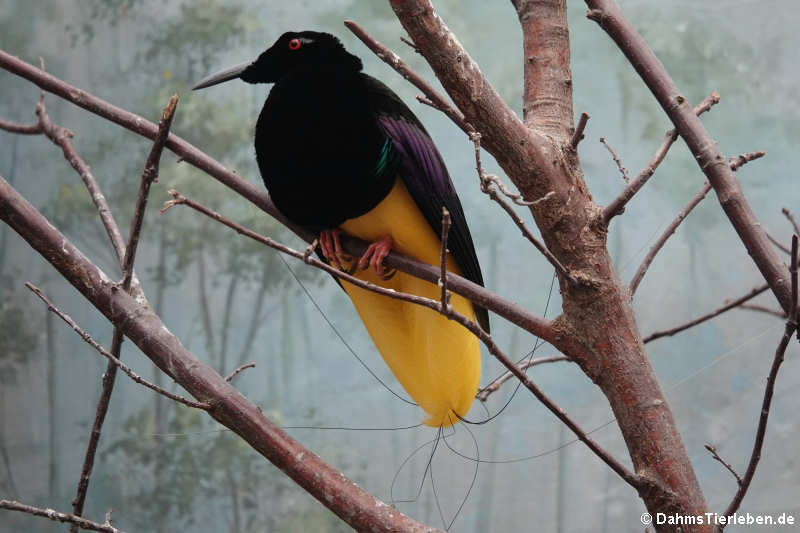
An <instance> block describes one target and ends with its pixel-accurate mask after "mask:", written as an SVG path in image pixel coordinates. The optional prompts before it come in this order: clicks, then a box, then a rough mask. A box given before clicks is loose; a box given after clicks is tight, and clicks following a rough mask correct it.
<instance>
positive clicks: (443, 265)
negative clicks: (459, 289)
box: [439, 207, 451, 313]
mask: <svg viewBox="0 0 800 533" xmlns="http://www.w3.org/2000/svg"><path fill="white" fill-rule="evenodd" d="M450 224H451V221H450V211H448V210H447V208H446V207H442V234H441V240H442V250H441V253H440V254H439V263H440V265H439V268H440V271H441V274H440V277H439V285H440V286H441V287H442V298H441V302H440V304H441V306H442V312H443V313H444V312H446V311H447V310H448V309H449V307H450V294H448V292H447V237H448V235H450Z"/></svg>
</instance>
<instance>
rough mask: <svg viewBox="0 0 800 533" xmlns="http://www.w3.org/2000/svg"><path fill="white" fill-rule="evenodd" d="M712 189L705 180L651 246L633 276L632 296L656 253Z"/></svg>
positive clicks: (631, 284)
mask: <svg viewBox="0 0 800 533" xmlns="http://www.w3.org/2000/svg"><path fill="white" fill-rule="evenodd" d="M710 190H711V184H710V183H708V182H705V183H704V184H703V187H702V188H701V189H700V190H699V191H698V192H697V194H695V195H694V198H692V199H691V200H689V203H687V204H686V205H685V206H683V209H681V210H680V212H679V213H678V216H676V217H675V219H674V220H673V221H672V222H671V223H670V224H669V226H667V229H665V230H664V232H663V233H662V234H661V236H660V237H659V238H658V240H657V241H656V242H655V243H654V244H653V246H651V247H650V251H649V252H647V255H646V256H645V258H644V260H643V261H642V264H641V265H639V268H638V269H636V273H635V274H634V275H633V278H631V283H630V291H631V296H633V294H634V293H635V292H636V289H637V288H638V287H639V283H641V281H642V278H644V275H645V273H647V269H648V268H649V267H650V264H651V263H652V262H653V259H655V257H656V254H658V252H659V251H660V250H661V248H663V247H664V244H665V243H666V242H667V239H669V238H670V237H671V236H672V234H673V233H675V230H676V229H678V226H680V224H681V222H683V219H685V218H686V216H687V215H688V214H689V213H690V212H691V211H692V209H694V208H695V207H696V206H697V204H699V203H700V202H702V201H703V198H705V197H706V195H707V194H708V193H709V191H710Z"/></svg>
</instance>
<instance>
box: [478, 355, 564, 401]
mask: <svg viewBox="0 0 800 533" xmlns="http://www.w3.org/2000/svg"><path fill="white" fill-rule="evenodd" d="M570 360H571V359H570V358H569V357H567V356H566V355H551V356H548V357H537V358H536V359H531V360H530V361H525V362H524V363H522V364H521V365H519V367H520V368H521V369H522V370H527V369H528V368H531V367H533V366H537V365H542V364H545V363H557V362H558V361H570ZM513 377H514V374H512V373H511V372H510V371H509V372H506V373H505V374H503V375H502V376H500V377H499V378H497V379H495V380H494V381H492V382H491V383H489V384H488V385H486V386H485V387H483V388H482V389H480V390H479V391H478V394H476V395H475V397H476V398H477V399H479V400H480V401H482V402H485V401H486V400H488V399H489V396H490V395H491V394H492V393H493V392H497V391H498V390H499V389H500V387H501V386H502V385H503V383H505V382H506V381H508V380H509V379H511V378H513Z"/></svg>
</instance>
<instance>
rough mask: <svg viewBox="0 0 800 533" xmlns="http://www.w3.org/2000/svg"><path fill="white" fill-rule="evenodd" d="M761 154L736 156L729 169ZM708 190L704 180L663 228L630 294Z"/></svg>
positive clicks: (738, 166)
mask: <svg viewBox="0 0 800 533" xmlns="http://www.w3.org/2000/svg"><path fill="white" fill-rule="evenodd" d="M763 156H764V152H750V153H747V154H742V155H740V156H739V157H737V158H734V159H731V160H730V162H729V164H730V167H731V170H738V169H739V168H740V167H741V166H742V165H744V164H745V163H747V162H749V161H752V160H754V159H758V158H759V157H763ZM710 190H711V184H710V183H709V182H705V184H703V187H702V188H701V189H700V190H699V191H698V192H697V194H696V195H695V196H694V198H692V199H691V200H689V203H687V204H686V205H685V206H684V207H683V209H681V211H680V212H679V213H678V216H676V217H675V219H674V220H673V221H672V222H671V223H670V225H669V226H667V229H665V230H664V233H662V234H661V236H660V237H659V238H658V240H657V241H656V242H655V244H653V246H651V247H650V251H649V252H648V253H647V256H646V257H645V258H644V261H642V264H641V265H639V268H638V269H636V273H635V274H634V275H633V278H632V279H631V283H630V291H631V295H633V293H635V292H636V289H637V288H638V287H639V283H641V281H642V278H643V277H644V275H645V273H646V272H647V269H648V268H649V267H650V264H651V263H652V262H653V259H655V256H656V254H658V252H659V251H660V250H661V248H663V247H664V244H665V243H666V242H667V239H669V238H670V237H671V236H672V234H673V233H675V230H676V229H678V226H680V224H681V222H683V220H684V219H685V218H686V216H687V215H688V214H689V213H691V211H692V210H693V209H694V208H695V207H697V204H699V203H700V202H701V201H703V199H704V198H705V197H706V195H707V194H708V192H709V191H710Z"/></svg>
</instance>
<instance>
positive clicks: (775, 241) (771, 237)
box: [767, 232, 792, 254]
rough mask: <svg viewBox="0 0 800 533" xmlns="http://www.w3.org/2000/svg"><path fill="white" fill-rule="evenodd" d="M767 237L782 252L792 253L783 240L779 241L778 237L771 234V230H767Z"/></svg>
mask: <svg viewBox="0 0 800 533" xmlns="http://www.w3.org/2000/svg"><path fill="white" fill-rule="evenodd" d="M767 239H769V240H770V242H771V243H772V244H774V245H775V248H777V249H778V250H780V251H781V252H783V253H786V254H791V253H792V251H791V250H790V249H788V248H787V247H786V246H784V245H783V244H781V241H779V240H778V239H776V238H775V237H773V236H772V235H770V233H769V232H767Z"/></svg>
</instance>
